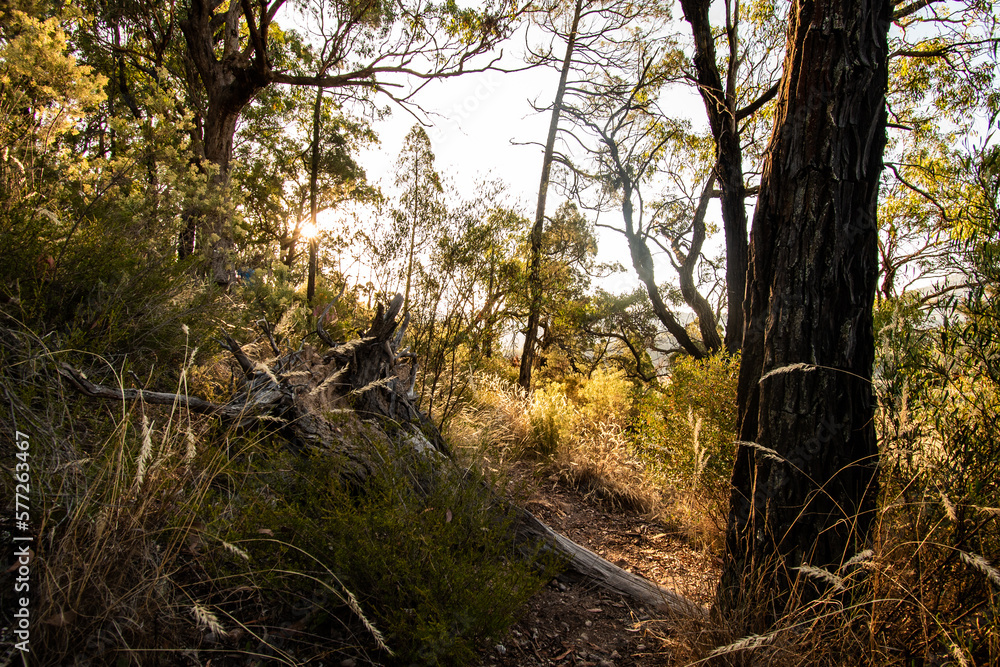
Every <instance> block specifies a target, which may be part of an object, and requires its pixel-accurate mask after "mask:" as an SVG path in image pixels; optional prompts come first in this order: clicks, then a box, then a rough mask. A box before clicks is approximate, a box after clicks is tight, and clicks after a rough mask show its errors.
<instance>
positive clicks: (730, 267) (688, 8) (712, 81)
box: [681, 0, 747, 353]
mask: <svg viewBox="0 0 1000 667" xmlns="http://www.w3.org/2000/svg"><path fill="white" fill-rule="evenodd" d="M711 4H712V2H711V0H681V6H682V8H683V10H684V17H685V18H686V19H687V21H688V23H690V24H691V31H692V33H693V35H694V42H695V56H694V66H695V70H696V72H697V75H698V91H699V92H700V93H701V97H702V100H703V101H704V103H705V109H706V111H707V112H708V120H709V126H710V127H711V130H712V137H713V138H714V139H715V147H716V169H715V173H716V176H717V177H718V179H719V187H720V189H721V192H722V195H721V199H722V222H723V227H724V228H725V235H726V300H727V316H726V350H728V351H729V352H730V353H733V352H738V351H739V349H740V347H741V345H742V341H743V326H744V312H743V299H744V296H745V291H746V280H747V212H746V201H745V200H746V186H745V184H744V182H743V148H742V147H741V146H740V134H739V127H738V124H737V118H736V115H737V109H736V95H735V75H736V69H737V68H738V67H739V64H738V63H739V59H738V57H736V56H738V53H737V39H736V31H737V26H738V16H739V4H738V3H737V5H736V10H735V12H734V18H733V20H731V21H729V25H727V34H728V37H729V42H730V63H729V73H728V76H727V82H726V85H725V87H723V83H722V76H721V75H720V73H719V67H718V61H717V60H716V53H715V37H714V35H713V30H712V23H711V21H710V20H709V16H708V11H709V8H710V6H711Z"/></svg>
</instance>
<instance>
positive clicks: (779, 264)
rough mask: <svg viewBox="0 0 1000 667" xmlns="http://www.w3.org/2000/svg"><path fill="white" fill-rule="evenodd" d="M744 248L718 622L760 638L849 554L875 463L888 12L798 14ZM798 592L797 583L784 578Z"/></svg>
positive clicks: (877, 4)
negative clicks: (875, 316)
mask: <svg viewBox="0 0 1000 667" xmlns="http://www.w3.org/2000/svg"><path fill="white" fill-rule="evenodd" d="M790 17H791V18H790V26H789V32H788V48H787V53H786V57H785V64H784V74H783V76H782V81H781V86H780V92H779V98H778V105H777V112H776V120H775V129H774V135H773V137H772V139H771V144H770V149H769V151H768V154H767V158H766V161H765V165H764V175H763V180H762V183H761V189H760V197H759V200H758V206H757V211H756V214H755V217H754V222H753V231H752V235H751V253H750V272H749V286H748V291H747V300H746V303H745V309H746V313H747V318H748V319H747V326H746V334H745V337H744V341H743V358H742V364H741V368H740V379H739V389H738V399H737V400H738V410H739V414H738V431H739V437H740V438H741V440H742V441H743V442H741V443H740V446H739V449H738V452H737V459H736V466H735V469H734V473H733V491H732V497H731V505H730V513H729V521H728V528H727V535H726V557H725V563H724V568H723V577H722V582H721V584H720V589H719V603H720V605H721V606H722V608H723V609H728V610H731V609H734V608H740V607H742V608H744V609H745V610H746V611H749V612H750V613H751V614H758V616H757V621H758V622H759V623H761V624H767V623H769V622H770V621H771V620H773V619H774V618H775V617H777V616H779V615H780V614H781V613H782V608H783V606H784V605H786V603H788V602H789V601H790V600H792V599H794V598H792V597H791V596H790V592H791V591H792V589H793V587H795V586H796V585H798V588H797V589H796V593H797V595H800V596H801V597H803V598H806V599H808V598H810V597H813V596H815V595H818V594H819V593H820V588H819V587H820V585H821V584H822V582H819V581H816V580H809V581H806V578H805V577H804V576H802V574H801V571H796V570H795V568H796V567H798V566H800V565H806V564H808V565H812V566H815V567H821V568H826V569H828V570H830V571H832V572H836V569H837V567H838V566H839V565H841V564H842V563H843V562H844V561H845V560H847V559H848V558H850V557H851V555H852V554H853V552H854V550H856V549H861V548H862V544H863V543H864V542H865V540H866V538H867V536H868V533H869V528H870V524H871V521H872V518H873V509H874V501H875V491H876V484H877V482H876V477H875V472H876V465H877V461H878V451H877V448H876V443H875V433H874V427H873V422H872V419H873V411H874V402H873V396H872V394H873V392H872V386H871V378H872V364H873V358H874V334H873V325H872V307H873V303H874V294H875V286H876V273H877V266H878V261H877V224H876V205H877V199H878V185H879V177H880V174H881V171H882V152H883V149H884V146H885V140H886V139H885V122H886V113H885V94H886V77H887V46H886V41H887V32H888V29H889V23H890V19H891V4H890V3H889V2H888V0H850V1H849V2H835V1H834V0H797V1H796V2H795V5H794V6H793V7H792V10H791V12H790ZM797 576H798V577H799V581H798V582H797V583H796V581H795V580H796V577H797Z"/></svg>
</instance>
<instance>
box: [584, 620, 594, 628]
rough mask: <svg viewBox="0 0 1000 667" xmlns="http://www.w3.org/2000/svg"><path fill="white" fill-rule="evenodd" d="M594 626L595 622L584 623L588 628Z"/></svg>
mask: <svg viewBox="0 0 1000 667" xmlns="http://www.w3.org/2000/svg"><path fill="white" fill-rule="evenodd" d="M593 624H594V622H593V621H585V622H584V625H586V626H587V627H588V628H589V627H590V626H592V625H593Z"/></svg>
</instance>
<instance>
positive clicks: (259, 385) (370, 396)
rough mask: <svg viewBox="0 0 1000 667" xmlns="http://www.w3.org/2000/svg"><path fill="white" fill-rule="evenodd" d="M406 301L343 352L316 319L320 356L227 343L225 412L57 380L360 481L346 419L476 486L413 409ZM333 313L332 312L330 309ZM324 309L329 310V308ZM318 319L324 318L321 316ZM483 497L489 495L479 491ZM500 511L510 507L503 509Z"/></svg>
mask: <svg viewBox="0 0 1000 667" xmlns="http://www.w3.org/2000/svg"><path fill="white" fill-rule="evenodd" d="M402 303H403V297H402V296H401V295H398V294H397V295H396V296H395V298H393V299H392V301H391V302H390V304H389V306H388V308H386V309H383V308H382V307H381V306H379V308H378V311H377V313H376V315H375V318H374V320H373V321H372V324H371V327H370V328H369V330H368V332H367V333H366V334H365V335H364V336H363V337H361V338H360V339H356V340H353V341H350V342H347V343H341V344H337V343H334V342H333V341H332V340H331V339H330V337H329V336H328V335H327V333H326V331H325V330H324V329H323V327H322V324H321V323H322V320H323V317H320V318H319V322H320V324H318V325H317V334H318V335H319V337H320V339H321V340H323V342H324V343H325V344H326V345H327V346H328V349H327V350H326V351H325V352H320V351H319V350H317V349H315V348H314V347H312V346H309V345H303V346H302V347H301V349H299V350H297V351H294V352H286V353H282V352H281V350H279V348H278V346H277V344H276V343H275V341H274V339H273V337H272V336H271V333H270V330H269V329H268V327H267V326H266V324H265V326H264V332H265V334H266V336H267V338H268V341H269V342H270V346H271V349H272V351H273V352H274V355H275V356H274V357H273V358H271V359H268V360H266V361H256V362H255V361H253V360H251V359H250V358H249V357H248V356H247V355H246V353H244V351H243V349H242V348H241V347H240V345H239V344H238V343H237V342H236V341H234V340H233V339H232V338H231V337H230V336H228V335H226V336H225V340H224V341H222V345H223V347H224V348H225V349H227V350H228V351H229V352H230V353H231V354H232V355H233V357H234V358H235V359H236V361H237V363H238V364H239V365H240V368H241V369H242V371H243V376H244V379H243V386H242V388H241V389H240V390H239V391H237V392H236V393H235V394H234V396H233V397H232V398H231V399H230V400H229V401H228V402H226V403H222V404H220V403H213V402H210V401H206V400H204V399H201V398H196V397H191V396H181V395H177V394H169V393H162V392H154V391H148V390H144V389H116V388H111V387H105V386H102V385H97V384H94V383H93V382H91V381H90V380H88V379H87V378H86V376H85V375H84V374H83V373H81V372H80V371H79V370H77V369H75V368H72V367H70V366H69V365H67V364H63V365H62V366H61V368H60V369H59V372H60V374H61V375H62V376H63V377H64V378H66V380H68V381H69V382H70V383H71V384H72V385H73V386H74V387H75V388H76V389H77V390H78V391H80V392H82V393H84V394H86V395H88V396H93V397H96V398H105V399H114V400H119V401H121V400H126V401H132V400H141V401H144V402H146V403H150V404H158V405H183V406H186V407H187V408H188V409H189V410H191V411H193V412H198V413H204V414H212V415H216V416H219V417H220V418H223V419H227V420H231V421H233V422H235V423H238V424H240V425H242V426H254V425H258V424H261V423H265V422H266V423H268V424H270V425H274V426H276V427H277V428H278V429H279V431H280V432H281V434H282V435H283V436H284V437H285V438H286V439H287V440H288V441H289V443H290V445H291V446H292V447H293V448H296V449H311V448H316V449H319V450H327V451H332V452H336V453H337V454H338V455H342V456H344V457H345V460H346V461H347V463H346V464H345V465H346V468H345V470H344V473H343V474H345V476H346V477H349V478H353V479H354V480H363V479H364V478H366V477H367V476H368V475H369V474H370V472H371V470H372V469H373V468H372V466H373V463H372V461H371V460H370V458H369V457H370V456H371V455H372V452H367V451H363V448H362V447H361V446H360V445H359V444H358V443H357V442H356V441H352V440H351V439H349V438H345V437H344V436H343V435H342V434H341V432H340V429H339V428H338V427H337V426H336V425H335V423H334V422H335V421H336V420H335V419H334V418H335V417H336V416H338V415H341V414H343V413H349V414H351V415H354V416H356V417H358V418H360V419H363V420H374V421H376V422H378V423H379V426H380V428H381V429H382V430H383V431H384V432H386V433H387V435H389V436H390V439H391V440H392V441H393V442H396V443H398V445H399V446H400V447H402V448H404V449H406V450H408V453H411V454H413V455H415V456H419V457H421V459H422V460H425V461H430V466H429V468H430V469H431V470H432V471H436V473H433V474H438V475H440V476H441V477H442V478H444V477H445V476H450V478H452V479H466V480H468V479H474V477H470V476H466V475H453V474H452V473H454V472H460V471H458V463H457V462H456V461H455V460H454V459H453V457H452V456H451V452H450V451H449V449H448V447H447V445H446V443H445V441H444V439H443V438H442V437H441V434H440V432H439V431H438V429H437V427H436V426H435V425H434V423H433V422H432V421H431V420H430V419H429V418H428V417H427V416H426V415H424V414H423V413H422V412H420V410H418V409H417V408H416V406H415V405H414V403H413V399H414V395H413V384H414V381H415V378H416V372H417V367H416V363H417V360H416V358H415V355H413V354H410V353H408V352H402V353H400V352H399V351H398V348H399V345H400V342H401V341H402V338H403V334H404V333H405V329H406V322H407V318H406V317H404V318H403V321H402V323H400V322H398V321H397V319H396V318H397V316H398V315H399V311H400V309H401V307H402ZM331 306H332V304H331ZM328 310H329V308H328ZM324 315H325V313H324ZM483 493H484V494H492V493H494V492H493V490H492V489H490V488H488V487H486V486H483ZM503 502H507V501H503ZM515 511H516V513H517V519H518V520H517V522H516V524H515V527H514V530H513V534H512V535H510V538H511V539H512V540H513V541H514V542H515V543H517V544H518V545H519V546H521V547H522V548H523V549H524V550H525V551H527V552H535V551H537V550H538V549H539V548H541V549H543V550H545V551H547V552H549V553H553V554H555V555H556V556H558V557H559V558H561V559H562V560H563V561H564V562H565V564H566V565H565V567H566V570H565V572H564V575H565V576H568V577H570V578H572V579H577V580H582V581H585V582H588V583H592V584H595V585H598V586H601V587H603V588H605V589H607V590H610V591H613V592H615V593H618V594H621V595H625V596H628V597H631V598H633V599H635V600H637V601H639V602H641V603H643V604H645V605H647V606H649V607H653V608H660V609H664V610H666V611H670V612H675V613H682V614H685V615H702V614H704V613H705V609H704V608H703V607H701V606H700V605H697V604H695V603H693V602H690V601H689V600H687V599H685V598H684V597H682V596H680V595H678V594H676V593H674V592H672V591H669V590H667V589H665V588H663V587H661V586H658V585H656V584H654V583H652V582H650V581H647V580H646V579H643V578H642V577H639V576H637V575H634V574H632V573H629V572H626V571H625V570H623V569H621V568H619V567H618V566H616V565H614V564H612V563H610V562H608V561H607V560H605V559H603V558H601V557H600V556H598V555H597V554H595V553H593V552H592V551H590V550H589V549H586V548H585V547H582V546H580V545H578V544H576V543H574V542H572V541H571V540H569V539H567V538H566V537H564V536H562V535H559V534H558V533H556V532H555V531H553V530H552V529H551V528H549V527H548V526H546V525H545V524H544V523H542V522H541V521H539V520H538V519H537V518H536V517H535V516H534V515H532V514H531V513H530V512H528V511H527V510H525V509H523V508H515Z"/></svg>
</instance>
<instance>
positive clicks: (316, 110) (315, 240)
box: [306, 86, 323, 306]
mask: <svg viewBox="0 0 1000 667" xmlns="http://www.w3.org/2000/svg"><path fill="white" fill-rule="evenodd" d="M322 110H323V87H322V86H319V87H317V88H316V104H315V106H314V107H313V132H312V135H313V136H312V157H311V160H310V163H309V220H310V221H311V222H312V230H313V236H312V238H310V239H309V278H308V281H307V283H306V301H307V302H308V303H309V305H310V306H312V305H313V300H314V298H315V296H316V270H317V266H316V263H317V257H316V255H317V251H318V248H317V246H318V245H319V228H318V227H317V226H316V215H317V213H318V211H317V202H316V196H317V191H316V190H317V188H316V182H317V180H318V179H319V125H320V119H321V117H322Z"/></svg>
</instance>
